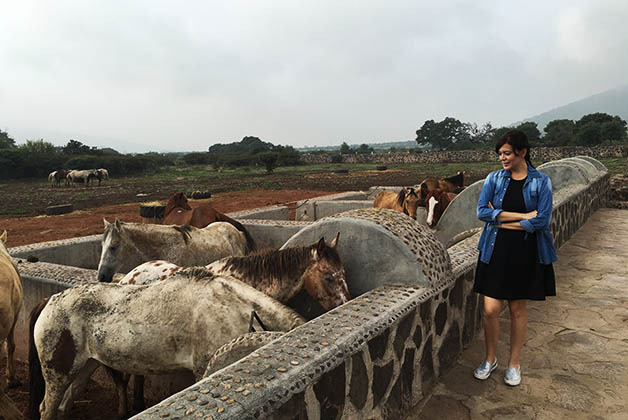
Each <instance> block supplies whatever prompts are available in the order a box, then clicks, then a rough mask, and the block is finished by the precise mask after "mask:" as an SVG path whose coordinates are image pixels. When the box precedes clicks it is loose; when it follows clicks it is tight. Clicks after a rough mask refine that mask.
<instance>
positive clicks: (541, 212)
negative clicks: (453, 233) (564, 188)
mask: <svg viewBox="0 0 628 420" xmlns="http://www.w3.org/2000/svg"><path fill="white" fill-rule="evenodd" d="M510 179H511V176H510V171H507V170H505V169H500V170H497V171H493V172H491V173H490V174H488V176H487V177H486V179H485V180H484V186H483V187H482V193H481V194H480V199H479V201H478V219H480V220H481V221H483V222H486V225H485V226H484V229H483V230H482V236H480V242H479V243H478V249H479V250H480V261H482V262H483V263H485V264H488V263H489V262H490V261H491V256H492V255H493V248H494V247H495V238H496V237H497V232H498V230H499V228H498V227H497V225H499V224H501V222H500V221H499V220H497V216H498V215H499V214H500V213H501V212H502V211H503V210H502V203H503V201H504V195H505V194H506V190H507V189H508V184H510ZM523 200H524V202H525V206H526V211H528V212H530V211H532V210H536V211H537V213H538V215H537V216H536V217H535V218H533V219H530V220H521V221H520V222H519V223H520V224H521V227H523V228H524V229H525V231H526V235H527V233H533V232H536V243H537V248H538V251H539V262H540V263H541V264H551V263H553V262H554V261H556V259H557V257H556V249H555V248H554V242H553V241H552V235H551V234H550V231H549V225H550V221H551V219H552V182H551V181H550V178H549V176H547V175H546V174H544V173H542V172H539V171H537V170H536V169H534V168H533V167H531V166H529V165H528V177H527V179H526V180H525V182H524V184H523ZM489 202H491V204H493V207H494V209H491V208H490V207H489V205H488V203H489Z"/></svg>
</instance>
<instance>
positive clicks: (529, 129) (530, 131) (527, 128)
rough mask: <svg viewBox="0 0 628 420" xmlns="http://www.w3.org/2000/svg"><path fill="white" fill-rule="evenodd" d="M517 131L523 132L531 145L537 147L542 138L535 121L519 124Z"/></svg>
mask: <svg viewBox="0 0 628 420" xmlns="http://www.w3.org/2000/svg"><path fill="white" fill-rule="evenodd" d="M515 130H519V131H523V132H524V133H525V135H526V137H527V138H528V141H529V142H530V144H531V145H533V146H534V145H536V144H538V142H539V139H540V138H541V132H540V131H539V128H538V126H537V125H536V123H535V122H534V121H528V122H524V123H521V124H519V125H518V126H516V127H515Z"/></svg>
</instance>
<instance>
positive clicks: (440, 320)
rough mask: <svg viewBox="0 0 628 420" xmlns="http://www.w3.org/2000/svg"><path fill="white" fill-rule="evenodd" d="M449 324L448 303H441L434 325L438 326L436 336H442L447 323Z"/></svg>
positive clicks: (437, 309)
mask: <svg viewBox="0 0 628 420" xmlns="http://www.w3.org/2000/svg"><path fill="white" fill-rule="evenodd" d="M446 322H447V302H441V303H440V305H438V308H436V316H435V317H434V323H435V324H436V335H441V333H442V332H443V328H445V323H446Z"/></svg>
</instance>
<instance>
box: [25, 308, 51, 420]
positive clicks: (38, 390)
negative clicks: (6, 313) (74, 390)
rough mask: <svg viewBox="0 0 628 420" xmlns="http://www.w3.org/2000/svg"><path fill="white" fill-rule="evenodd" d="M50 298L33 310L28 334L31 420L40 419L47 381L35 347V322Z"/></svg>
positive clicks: (29, 407) (29, 408)
mask: <svg viewBox="0 0 628 420" xmlns="http://www.w3.org/2000/svg"><path fill="white" fill-rule="evenodd" d="M47 303H48V299H44V300H42V301H41V302H39V303H38V304H37V305H36V306H35V307H34V308H33V310H32V311H31V315H30V323H29V328H28V331H29V334H28V386H29V391H30V392H29V400H28V411H29V413H30V416H29V419H30V420H39V419H40V414H39V405H40V404H41V402H42V401H43V400H44V394H45V392H46V382H45V381H44V375H43V374H42V372H41V363H40V362H39V355H38V354H37V347H35V336H34V332H35V323H36V322H37V318H39V315H40V314H41V311H43V310H44V308H45V307H46V304H47Z"/></svg>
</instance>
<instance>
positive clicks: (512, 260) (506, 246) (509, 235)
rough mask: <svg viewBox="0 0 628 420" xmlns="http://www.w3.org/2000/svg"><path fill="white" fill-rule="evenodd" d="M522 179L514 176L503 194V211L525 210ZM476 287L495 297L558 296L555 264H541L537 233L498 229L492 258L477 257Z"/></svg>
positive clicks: (536, 297)
mask: <svg viewBox="0 0 628 420" xmlns="http://www.w3.org/2000/svg"><path fill="white" fill-rule="evenodd" d="M524 182H525V178H524V179H522V180H519V181H517V180H514V179H511V180H510V183H509V184H508V189H507V190H506V194H505V195H504V201H503V205H502V208H503V209H504V211H510V212H516V213H526V212H527V211H526V208H525V201H524V199H523V184H524ZM473 290H475V291H476V292H477V293H480V294H482V295H484V296H489V297H492V298H495V299H506V300H516V299H530V300H545V296H556V282H555V279H554V268H553V266H552V264H547V265H546V264H541V263H539V253H538V250H537V244H536V233H528V232H526V231H523V230H510V229H499V230H498V232H497V237H496V238H495V248H494V249H493V255H492V256H491V261H490V262H489V263H488V264H485V263H483V262H482V261H480V260H479V258H478V264H477V268H476V271H475V284H474V285H473Z"/></svg>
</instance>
